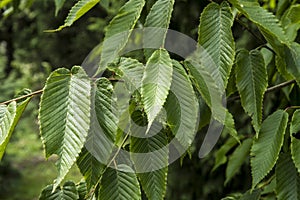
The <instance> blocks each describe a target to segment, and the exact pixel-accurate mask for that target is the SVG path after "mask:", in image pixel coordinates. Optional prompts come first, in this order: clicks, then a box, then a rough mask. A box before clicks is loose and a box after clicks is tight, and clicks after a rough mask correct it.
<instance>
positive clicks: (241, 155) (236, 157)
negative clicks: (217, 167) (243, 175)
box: [225, 138, 252, 184]
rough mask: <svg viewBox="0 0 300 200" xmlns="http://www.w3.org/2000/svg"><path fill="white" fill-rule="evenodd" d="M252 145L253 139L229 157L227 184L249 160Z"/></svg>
mask: <svg viewBox="0 0 300 200" xmlns="http://www.w3.org/2000/svg"><path fill="white" fill-rule="evenodd" d="M251 145H252V139H251V138H248V139H246V140H245V141H243V143H242V144H241V145H240V146H238V147H237V148H236V149H235V151H234V152H233V153H232V155H231V156H230V157H229V161H228V164H227V168H226V180H225V184H227V183H228V182H229V181H230V180H231V178H232V177H233V176H234V175H235V174H236V173H237V172H238V170H239V169H240V167H241V166H242V164H243V163H244V162H245V161H246V160H247V157H248V155H249V153H250V148H251Z"/></svg>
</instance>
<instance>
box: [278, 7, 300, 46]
mask: <svg viewBox="0 0 300 200" xmlns="http://www.w3.org/2000/svg"><path fill="white" fill-rule="evenodd" d="M299 12H300V4H296V5H291V7H290V8H289V9H287V10H286V12H285V13H284V15H283V16H282V18H281V23H282V25H283V27H284V29H285V33H286V35H287V38H288V39H289V41H291V42H292V41H294V40H295V38H296V37H297V32H298V30H299V28H300V17H299Z"/></svg>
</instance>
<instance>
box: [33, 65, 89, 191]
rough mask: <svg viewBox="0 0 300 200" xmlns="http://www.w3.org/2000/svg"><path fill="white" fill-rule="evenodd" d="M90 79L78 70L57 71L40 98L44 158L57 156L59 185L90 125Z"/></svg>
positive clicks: (57, 182) (55, 185)
mask: <svg viewBox="0 0 300 200" xmlns="http://www.w3.org/2000/svg"><path fill="white" fill-rule="evenodd" d="M90 98H91V85H90V80H89V78H88V77H87V75H86V73H85V72H84V71H83V69H82V68H81V67H78V66H75V67H73V68H72V70H71V71H69V70H67V69H64V68H61V69H58V70H56V71H54V72H52V74H51V75H50V76H49V78H48V80H47V82H46V85H45V88H44V92H43V94H42V97H41V103H40V111H39V121H40V132H41V137H42V141H43V143H44V147H45V153H46V157H47V158H48V157H49V156H51V155H53V154H57V155H58V156H59V158H58V161H57V163H56V165H57V168H58V172H59V175H58V177H57V180H56V182H55V184H54V189H55V188H56V187H57V186H58V185H59V184H60V183H61V181H62V180H63V178H64V177H65V175H66V174H67V173H68V171H69V170H70V168H71V167H72V165H73V164H74V163H75V161H76V158H77V157H78V154H79V153H80V151H81V149H82V147H83V145H84V142H85V140H86V136H87V134H88V131H89V127H90V126H89V125H90V107H91V99H90Z"/></svg>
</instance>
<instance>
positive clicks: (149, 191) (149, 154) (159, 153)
mask: <svg viewBox="0 0 300 200" xmlns="http://www.w3.org/2000/svg"><path fill="white" fill-rule="evenodd" d="M150 131H151V130H150ZM148 135H150V134H148ZM151 135H152V134H151ZM144 137H145V135H144ZM167 144H168V141H167V136H166V133H165V132H164V131H161V132H159V133H157V134H156V135H154V136H152V137H146V138H137V137H131V143H130V150H131V152H132V160H133V162H134V164H135V168H136V169H137V172H138V174H137V175H138V177H139V179H140V181H141V185H142V188H143V190H144V191H145V193H146V195H147V197H148V199H149V200H161V199H164V196H165V194H166V188H167V173H168V148H167ZM139 172H145V173H139Z"/></svg>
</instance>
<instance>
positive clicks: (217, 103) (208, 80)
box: [184, 49, 239, 140]
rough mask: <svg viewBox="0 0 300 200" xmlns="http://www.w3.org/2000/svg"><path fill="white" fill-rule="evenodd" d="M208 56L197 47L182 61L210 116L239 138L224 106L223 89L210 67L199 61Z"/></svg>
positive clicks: (230, 116)
mask: <svg viewBox="0 0 300 200" xmlns="http://www.w3.org/2000/svg"><path fill="white" fill-rule="evenodd" d="M205 56H208V55H207V53H206V52H203V51H201V49H197V50H196V51H195V52H194V53H193V54H192V55H191V56H190V57H188V58H187V59H186V61H185V62H184V64H185V66H186V68H187V69H188V71H189V72H190V74H191V76H192V77H191V78H192V80H193V82H194V85H195V87H196V89H197V90H198V91H199V93H200V94H201V96H202V98H203V99H204V100H205V102H206V104H207V105H208V106H209V107H210V109H211V112H212V117H213V118H214V119H216V120H217V121H218V122H219V123H221V124H223V125H225V129H227V130H228V131H229V133H230V134H231V135H232V136H233V137H234V138H235V139H236V140H239V138H238V136H237V132H236V130H235V127H234V120H233V117H232V115H231V113H230V112H228V110H227V109H226V108H225V107H224V105H223V99H222V97H223V96H224V92H225V88H223V89H224V90H222V89H220V87H219V86H218V83H217V82H216V81H217V80H216V79H214V78H213V76H212V74H211V71H209V70H210V69H208V67H206V66H204V65H203V63H201V61H200V60H201V58H204V57H205Z"/></svg>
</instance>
